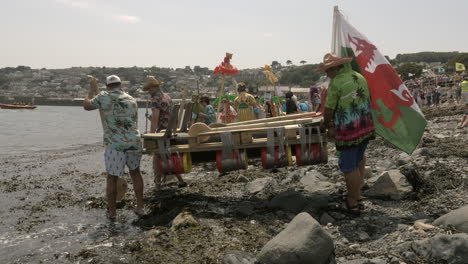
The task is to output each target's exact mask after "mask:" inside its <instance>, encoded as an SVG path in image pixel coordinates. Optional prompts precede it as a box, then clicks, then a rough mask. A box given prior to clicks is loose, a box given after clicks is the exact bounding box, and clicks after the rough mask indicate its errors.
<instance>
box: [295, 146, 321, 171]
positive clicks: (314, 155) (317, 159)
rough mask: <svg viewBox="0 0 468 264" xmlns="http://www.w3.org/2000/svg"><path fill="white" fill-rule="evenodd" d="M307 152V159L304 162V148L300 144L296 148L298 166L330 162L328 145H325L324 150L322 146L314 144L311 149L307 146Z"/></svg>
mask: <svg viewBox="0 0 468 264" xmlns="http://www.w3.org/2000/svg"><path fill="white" fill-rule="evenodd" d="M305 151H306V153H305V154H307V157H308V158H307V159H305V160H302V148H301V145H300V144H297V145H296V146H295V152H296V164H297V166H306V165H312V164H318V163H327V162H328V150H327V144H326V143H324V144H323V148H322V147H321V146H320V144H312V145H311V147H309V145H307V146H306V148H305Z"/></svg>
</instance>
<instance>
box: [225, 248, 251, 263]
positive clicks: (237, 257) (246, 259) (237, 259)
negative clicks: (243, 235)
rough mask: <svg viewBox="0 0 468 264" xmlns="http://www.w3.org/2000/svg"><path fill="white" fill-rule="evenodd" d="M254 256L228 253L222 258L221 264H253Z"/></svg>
mask: <svg viewBox="0 0 468 264" xmlns="http://www.w3.org/2000/svg"><path fill="white" fill-rule="evenodd" d="M254 263H255V256H254V255H253V254H252V253H248V252H242V251H237V250H233V251H228V252H226V254H225V255H224V256H223V264H254Z"/></svg>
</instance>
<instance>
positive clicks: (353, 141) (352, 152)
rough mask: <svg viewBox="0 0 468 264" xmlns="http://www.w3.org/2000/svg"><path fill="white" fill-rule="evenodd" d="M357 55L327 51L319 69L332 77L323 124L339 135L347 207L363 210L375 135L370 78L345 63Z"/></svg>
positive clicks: (357, 211)
mask: <svg viewBox="0 0 468 264" xmlns="http://www.w3.org/2000/svg"><path fill="white" fill-rule="evenodd" d="M352 59H353V58H351V57H347V58H339V57H336V55H334V54H331V53H329V54H326V55H325V57H324V59H323V60H324V61H323V63H322V64H321V65H320V66H319V68H317V70H316V71H325V72H326V74H327V76H328V78H330V79H331V81H330V85H329V87H328V92H327V98H326V101H325V111H324V115H323V117H324V122H323V123H322V128H324V129H325V128H326V129H328V133H329V136H330V137H334V138H335V145H336V149H337V151H338V157H339V161H338V164H339V167H340V170H341V171H342V172H343V173H344V175H345V181H346V187H347V190H348V195H347V198H346V200H345V201H344V209H347V210H348V211H349V212H350V213H353V214H359V204H358V201H359V199H360V196H361V188H362V187H363V185H364V168H365V166H366V157H365V151H366V147H367V144H368V142H369V140H370V139H373V138H374V136H375V135H374V122H373V120H372V113H371V105H370V102H371V101H370V93H369V89H368V87H367V82H366V79H364V77H363V76H362V75H361V74H359V73H358V72H355V71H353V70H352V69H351V68H350V67H345V66H344V64H347V63H350V62H351V61H352Z"/></svg>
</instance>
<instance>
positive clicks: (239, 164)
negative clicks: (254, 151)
mask: <svg viewBox="0 0 468 264" xmlns="http://www.w3.org/2000/svg"><path fill="white" fill-rule="evenodd" d="M237 153H239V154H237ZM247 166H248V160H247V152H246V151H245V150H239V151H238V152H236V151H234V150H232V151H231V156H230V157H229V158H224V159H223V154H222V151H217V152H216V168H217V169H218V171H219V172H220V173H223V172H228V171H234V170H242V169H247Z"/></svg>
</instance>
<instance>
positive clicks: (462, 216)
mask: <svg viewBox="0 0 468 264" xmlns="http://www.w3.org/2000/svg"><path fill="white" fill-rule="evenodd" d="M434 225H442V226H449V225H450V226H453V227H455V228H456V229H457V230H458V231H461V232H465V233H468V205H467V206H464V207H461V208H458V209H457V210H454V211H451V212H450V213H448V214H445V215H443V216H441V217H439V218H437V219H436V220H435V221H434Z"/></svg>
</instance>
